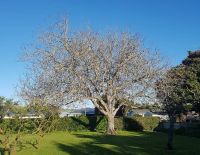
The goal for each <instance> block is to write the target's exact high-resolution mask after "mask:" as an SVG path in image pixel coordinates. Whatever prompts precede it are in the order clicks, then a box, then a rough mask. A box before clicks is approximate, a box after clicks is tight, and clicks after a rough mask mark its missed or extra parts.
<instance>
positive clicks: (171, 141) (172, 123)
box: [167, 116, 175, 150]
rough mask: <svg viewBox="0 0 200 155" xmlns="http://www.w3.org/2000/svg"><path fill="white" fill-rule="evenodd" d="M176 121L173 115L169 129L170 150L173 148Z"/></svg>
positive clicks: (168, 144) (168, 147)
mask: <svg viewBox="0 0 200 155" xmlns="http://www.w3.org/2000/svg"><path fill="white" fill-rule="evenodd" d="M174 123H175V116H171V117H170V124H169V130H168V143H167V149H168V150H173V139H174Z"/></svg>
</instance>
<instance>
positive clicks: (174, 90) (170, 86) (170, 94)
mask: <svg viewBox="0 0 200 155" xmlns="http://www.w3.org/2000/svg"><path fill="white" fill-rule="evenodd" d="M183 74H184V70H183V68H182V67H180V66H178V67H175V68H172V69H170V70H169V71H168V72H167V73H166V75H165V77H163V78H162V79H160V80H158V82H157V97H158V99H159V101H160V103H161V108H162V109H163V111H164V112H166V113H167V114H168V116H169V119H170V120H169V123H170V126H169V130H168V131H169V132H168V143H167V148H168V149H169V150H171V149H173V137H174V135H173V132H174V123H175V121H176V118H177V116H180V114H181V113H182V112H184V106H185V103H186V102H183V101H184V99H183V97H184V95H183V94H182V92H181V88H182V82H183V81H182V77H183Z"/></svg>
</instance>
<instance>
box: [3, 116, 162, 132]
mask: <svg viewBox="0 0 200 155" xmlns="http://www.w3.org/2000/svg"><path fill="white" fill-rule="evenodd" d="M20 121H22V120H19V119H7V120H3V121H2V122H1V123H0V128H2V129H3V131H9V132H13V133H16V132H17V131H18V130H19V128H20V129H21V131H23V132H25V133H31V132H32V131H34V130H35V129H36V128H37V127H38V125H39V124H38V120H37V121H36V120H35V119H26V120H23V124H22V123H20ZM54 122H55V123H54V125H53V127H52V128H51V130H50V131H55V130H56V131H98V132H105V131H106V129H107V119H106V117H105V116H79V117H65V118H58V119H56V120H54ZM51 123H52V122H51ZM158 123H159V119H158V118H155V117H138V116H137V117H133V118H126V117H125V118H123V117H116V118H115V129H116V130H129V131H143V130H147V131H153V130H154V129H155V127H157V126H158ZM21 124H22V126H21ZM47 125H48V123H47Z"/></svg>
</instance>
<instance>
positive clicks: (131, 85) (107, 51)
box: [21, 19, 165, 134]
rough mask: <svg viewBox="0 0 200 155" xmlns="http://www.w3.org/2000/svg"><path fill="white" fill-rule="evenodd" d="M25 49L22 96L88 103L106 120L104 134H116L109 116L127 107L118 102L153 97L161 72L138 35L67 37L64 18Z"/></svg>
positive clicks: (90, 33)
mask: <svg viewBox="0 0 200 155" xmlns="http://www.w3.org/2000/svg"><path fill="white" fill-rule="evenodd" d="M27 50H28V51H27V52H26V54H25V58H26V60H27V61H28V62H30V64H31V65H30V67H29V69H28V74H27V76H26V78H25V79H24V80H23V81H22V85H21V88H22V89H21V96H22V97H23V98H24V99H26V100H27V101H33V100H38V99H39V100H41V99H42V100H43V103H45V104H55V105H58V106H62V105H64V104H67V103H70V102H74V101H77V100H82V99H88V100H91V101H92V103H93V104H94V106H95V107H96V108H98V109H99V110H100V111H101V112H102V113H103V114H104V115H105V116H106V118H107V120H108V128H107V133H109V134H115V128H114V116H115V115H116V113H117V111H118V110H119V108H120V107H121V106H122V105H124V104H126V103H125V102H124V103H123V102H120V103H119V102H118V101H120V99H122V98H126V99H131V100H137V101H139V100H144V99H148V98H150V97H152V96H153V97H155V91H154V87H155V81H156V80H157V79H158V78H159V77H160V76H161V75H162V74H163V70H164V68H165V66H163V65H162V63H161V61H160V58H159V56H158V54H157V53H156V52H154V53H152V52H151V51H149V50H148V49H146V48H144V47H143V45H142V41H141V39H140V37H138V36H137V35H132V34H130V33H108V34H102V35H101V34H99V33H95V32H93V31H91V30H89V31H81V32H73V33H72V32H70V31H69V30H68V22H67V20H66V19H64V20H62V21H60V22H58V23H56V24H55V25H54V26H53V27H52V28H51V29H49V30H48V31H47V32H45V33H43V34H42V35H41V36H40V37H39V41H38V42H37V43H36V46H35V47H34V48H30V49H29V48H27Z"/></svg>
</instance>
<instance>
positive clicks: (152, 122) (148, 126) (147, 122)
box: [133, 117, 160, 131]
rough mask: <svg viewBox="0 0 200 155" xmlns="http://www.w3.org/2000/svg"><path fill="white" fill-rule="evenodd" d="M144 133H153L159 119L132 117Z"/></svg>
mask: <svg viewBox="0 0 200 155" xmlns="http://www.w3.org/2000/svg"><path fill="white" fill-rule="evenodd" d="M133 119H134V120H135V121H136V122H138V123H139V124H140V125H141V126H142V127H143V130H145V131H154V129H155V128H156V127H158V125H159V122H160V119H159V118H158V117H133Z"/></svg>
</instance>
